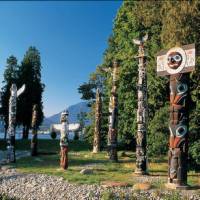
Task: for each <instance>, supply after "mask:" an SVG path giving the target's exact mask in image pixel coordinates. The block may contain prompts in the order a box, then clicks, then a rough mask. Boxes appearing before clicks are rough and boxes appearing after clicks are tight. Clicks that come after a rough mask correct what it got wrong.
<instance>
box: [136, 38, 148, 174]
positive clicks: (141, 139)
mask: <svg viewBox="0 0 200 200" xmlns="http://www.w3.org/2000/svg"><path fill="white" fill-rule="evenodd" d="M147 38H148V36H147V35H146V36H145V37H143V38H142V39H141V40H136V39H134V40H133V42H134V43H135V44H137V45H138V46H139V50H138V56H137V58H138V59H139V65H138V73H139V74H138V109H137V134H136V143H137V144H136V169H135V173H136V174H147V150H146V145H147V139H146V137H147V116H148V102H147V73H146V55H145V52H144V42H145V41H146V40H147Z"/></svg>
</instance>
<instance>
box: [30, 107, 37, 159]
mask: <svg viewBox="0 0 200 200" xmlns="http://www.w3.org/2000/svg"><path fill="white" fill-rule="evenodd" d="M37 118H38V105H36V104H35V105H34V106H33V113H32V124H31V126H32V139H31V156H36V155H37V153H38V152H37V143H38V141H37V128H38V127H37V121H38V119H37Z"/></svg>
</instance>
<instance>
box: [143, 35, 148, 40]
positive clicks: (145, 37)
mask: <svg viewBox="0 0 200 200" xmlns="http://www.w3.org/2000/svg"><path fill="white" fill-rule="evenodd" d="M147 39H148V34H146V35H145V36H144V37H143V38H142V42H146V41H147Z"/></svg>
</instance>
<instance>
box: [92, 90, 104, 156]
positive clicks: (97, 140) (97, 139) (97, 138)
mask: <svg viewBox="0 0 200 200" xmlns="http://www.w3.org/2000/svg"><path fill="white" fill-rule="evenodd" d="M101 116H102V101H101V93H100V90H99V88H97V91H96V105H95V130H94V141H93V153H98V152H99V151H100V145H101Z"/></svg>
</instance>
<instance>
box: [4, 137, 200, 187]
mask: <svg viewBox="0 0 200 200" xmlns="http://www.w3.org/2000/svg"><path fill="white" fill-rule="evenodd" d="M0 144H2V141H0ZM38 145H39V155H38V156H37V157H31V156H28V157H25V158H21V159H19V160H18V161H17V163H16V164H14V167H16V168H17V170H18V171H20V172H24V173H42V174H48V175H53V176H60V177H63V178H64V179H65V180H68V181H69V182H74V183H79V184H100V183H101V182H102V181H120V182H126V183H128V184H129V185H133V184H135V183H136V182H137V180H138V179H137V178H136V177H135V175H134V170H135V154H134V153H133V152H126V154H125V155H123V154H122V153H121V152H119V153H118V155H119V162H118V163H113V162H110V161H109V160H108V156H107V152H105V151H104V152H101V153H97V154H93V153H92V152H91V147H90V146H89V145H88V144H87V143H85V142H79V141H73V142H70V144H69V149H70V151H69V168H68V169H67V170H66V171H63V170H61V169H60V167H59V157H60V156H59V150H60V149H59V141H58V140H39V143H38ZM16 147H17V149H18V150H28V149H30V141H26V140H22V141H17V145H16ZM148 160H149V162H148V168H149V175H150V176H149V177H150V178H151V179H153V180H154V178H153V177H157V179H155V181H153V182H151V184H152V185H153V187H154V188H158V189H162V188H164V184H165V183H166V181H167V167H168V166H167V157H161V158H159V157H158V158H149V159H148ZM84 168H92V169H93V174H90V175H83V174H80V171H81V170H82V169H84ZM158 177H159V178H158ZM198 181H199V176H198V174H197V173H195V172H193V171H191V172H189V176H188V183H189V184H190V185H198Z"/></svg>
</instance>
